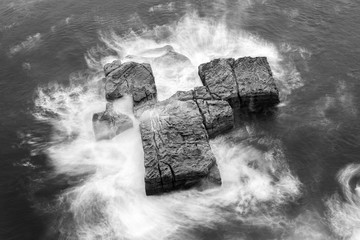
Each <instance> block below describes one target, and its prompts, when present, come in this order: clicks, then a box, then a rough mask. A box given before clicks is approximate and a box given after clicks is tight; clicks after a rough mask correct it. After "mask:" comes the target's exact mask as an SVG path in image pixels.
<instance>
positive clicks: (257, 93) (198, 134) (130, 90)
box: [93, 47, 279, 195]
mask: <svg viewBox="0 0 360 240" xmlns="http://www.w3.org/2000/svg"><path fill="white" fill-rule="evenodd" d="M159 50H160V51H165V52H166V53H165V54H164V55H163V56H162V57H160V58H157V59H155V60H154V59H153V63H154V64H158V65H159V64H160V65H161V64H163V63H164V64H165V65H166V64H170V65H171V61H170V60H171V59H175V60H176V61H178V62H183V63H185V64H186V63H188V62H189V61H188V59H187V58H186V57H185V56H183V55H181V54H177V53H174V52H173V51H172V50H171V49H170V50H169V47H164V49H156V51H159ZM166 66H167V65H166ZM104 72H105V75H106V84H105V92H106V98H107V100H108V101H110V102H111V101H112V100H115V99H117V98H121V97H122V96H124V95H127V94H129V95H132V97H133V102H134V114H135V116H136V117H138V118H140V132H141V138H142V142H143V150H144V165H145V187H146V193H147V195H152V194H158V193H163V192H168V191H171V190H176V189H182V188H188V187H191V186H194V185H197V184H200V183H203V182H209V183H215V184H221V177H220V173H219V170H218V167H217V164H216V160H215V157H214V155H213V153H212V151H211V148H210V145H209V139H210V138H213V137H216V136H218V135H219V134H222V133H224V132H226V131H228V130H230V129H232V128H233V127H234V114H233V111H234V110H238V109H241V110H244V111H247V112H259V111H261V110H263V109H267V108H269V107H273V106H275V105H276V104H277V103H279V96H278V90H277V88H276V85H275V82H274V78H273V76H272V72H271V69H270V66H269V64H268V62H267V60H266V58H250V57H247V58H239V59H237V60H234V59H232V58H229V59H216V60H213V61H211V62H209V63H205V64H202V65H200V66H199V76H200V78H201V81H202V83H203V85H204V86H200V87H196V88H194V89H193V90H191V91H178V92H177V93H176V94H174V95H173V96H172V97H170V98H169V99H167V100H165V101H162V102H157V97H156V96H157V93H156V86H155V81H154V77H153V74H152V70H151V67H150V65H149V64H139V63H135V62H127V63H123V64H121V62H120V61H115V62H113V63H111V64H108V65H106V66H105V68H104ZM128 120H129V118H128V117H127V116H126V115H125V116H123V115H120V114H117V113H115V112H114V111H113V109H112V108H111V105H109V106H108V107H107V110H106V111H105V112H104V113H99V114H94V118H93V121H94V131H95V134H96V137H97V138H98V139H103V138H111V137H113V136H115V135H116V134H118V133H120V132H121V131H124V130H126V129H127V128H129V127H131V126H132V122H131V126H130V122H129V121H128ZM130 121H131V120H130ZM100 133H101V134H100Z"/></svg>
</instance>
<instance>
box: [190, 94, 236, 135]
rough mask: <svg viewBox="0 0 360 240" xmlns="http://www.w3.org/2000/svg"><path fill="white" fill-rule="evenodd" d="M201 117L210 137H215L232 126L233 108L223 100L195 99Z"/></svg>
mask: <svg viewBox="0 0 360 240" xmlns="http://www.w3.org/2000/svg"><path fill="white" fill-rule="evenodd" d="M195 101H196V103H197V106H198V107H199V110H200V113H201V115H202V117H203V121H204V125H205V128H206V130H207V132H208V134H209V137H210V138H213V137H216V136H218V135H220V134H222V133H225V132H226V131H229V130H231V129H232V128H233V127H234V116H233V110H232V108H231V107H230V105H229V103H228V102H226V101H223V100H202V99H198V100H195Z"/></svg>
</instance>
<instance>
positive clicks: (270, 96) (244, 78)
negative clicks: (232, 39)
mask: <svg viewBox="0 0 360 240" xmlns="http://www.w3.org/2000/svg"><path fill="white" fill-rule="evenodd" d="M199 76H200V79H201V81H202V82H203V84H204V86H205V87H206V88H207V89H208V91H209V92H210V95H211V97H212V98H215V99H216V98H217V99H219V98H220V99H223V100H226V101H228V102H229V103H230V105H231V106H232V107H233V108H242V109H247V111H249V112H260V111H262V110H264V109H267V108H270V107H273V106H275V105H276V104H278V103H279V92H278V89H277V87H276V85H275V80H274V78H273V75H272V72H271V69H270V66H269V63H268V62H267V59H266V58H265V57H257V58H251V57H245V58H239V59H237V60H234V59H232V58H228V59H215V60H212V61H211V62H208V63H204V64H201V65H200V66H199Z"/></svg>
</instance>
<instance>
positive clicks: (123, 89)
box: [105, 62, 157, 107]
mask: <svg viewBox="0 0 360 240" xmlns="http://www.w3.org/2000/svg"><path fill="white" fill-rule="evenodd" d="M105 92H106V99H107V100H115V99H118V98H121V97H123V96H125V95H132V97H133V101H134V107H140V105H142V104H145V103H146V102H156V101H157V100H156V99H157V91H156V86H155V81H154V76H153V73H152V70H151V67H150V64H147V63H143V64H140V63H135V62H126V63H123V64H121V65H120V66H119V67H118V68H116V69H115V70H113V71H111V72H110V73H109V74H108V75H107V77H106V84H105Z"/></svg>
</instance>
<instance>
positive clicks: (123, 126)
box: [92, 103, 133, 140]
mask: <svg viewBox="0 0 360 240" xmlns="http://www.w3.org/2000/svg"><path fill="white" fill-rule="evenodd" d="M92 121H93V129H94V133H95V138H96V140H104V139H111V138H113V137H115V136H116V135H118V134H120V133H122V132H124V131H126V130H127V129H129V128H132V127H133V122H132V120H131V119H130V117H129V116H127V115H125V114H122V113H116V112H115V111H114V109H113V105H112V103H108V104H107V105H106V110H105V111H104V112H100V113H95V114H94V115H93V119H92Z"/></svg>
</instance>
